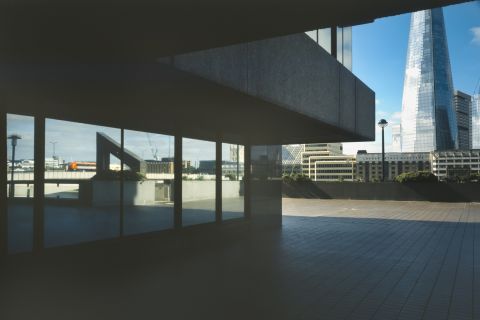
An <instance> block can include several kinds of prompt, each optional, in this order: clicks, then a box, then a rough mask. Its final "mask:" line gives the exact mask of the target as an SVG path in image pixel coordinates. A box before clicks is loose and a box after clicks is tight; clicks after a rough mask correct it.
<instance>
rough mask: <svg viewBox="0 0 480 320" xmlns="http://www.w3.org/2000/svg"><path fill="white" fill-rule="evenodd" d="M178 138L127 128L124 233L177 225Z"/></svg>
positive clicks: (125, 140) (125, 133)
mask: <svg viewBox="0 0 480 320" xmlns="http://www.w3.org/2000/svg"><path fill="white" fill-rule="evenodd" d="M174 147H175V143H174V137H173V136H167V135H161V134H153V133H146V132H138V131H129V130H125V131H124V151H125V156H124V164H125V166H124V169H125V171H124V177H125V180H124V184H123V199H124V200H123V203H124V214H125V216H124V233H125V234H127V235H128V234H137V233H144V232H152V231H159V230H165V229H171V228H173V186H174V183H173V182H174V177H175V176H174V165H173V163H174Z"/></svg>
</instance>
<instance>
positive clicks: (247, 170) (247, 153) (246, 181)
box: [243, 144, 252, 219]
mask: <svg viewBox="0 0 480 320" xmlns="http://www.w3.org/2000/svg"><path fill="white" fill-rule="evenodd" d="M251 163H252V162H251V146H250V145H248V144H246V145H245V147H244V163H243V168H244V169H243V170H244V173H243V187H244V196H243V202H244V210H245V219H250V218H251V217H252V210H251V205H250V204H251V201H250V181H251V176H252V175H251V173H252V171H251Z"/></svg>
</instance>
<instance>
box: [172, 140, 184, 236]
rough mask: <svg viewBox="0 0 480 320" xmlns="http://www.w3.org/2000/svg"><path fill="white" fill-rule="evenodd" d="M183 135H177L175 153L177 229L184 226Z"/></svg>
mask: <svg viewBox="0 0 480 320" xmlns="http://www.w3.org/2000/svg"><path fill="white" fill-rule="evenodd" d="M182 148H183V147H182V136H179V135H175V151H174V152H175V155H174V169H173V170H174V174H175V180H174V182H173V186H174V187H173V192H174V193H173V202H174V205H173V211H174V226H175V229H179V228H181V227H182V166H183V163H182V158H183V155H182V153H183V152H182Z"/></svg>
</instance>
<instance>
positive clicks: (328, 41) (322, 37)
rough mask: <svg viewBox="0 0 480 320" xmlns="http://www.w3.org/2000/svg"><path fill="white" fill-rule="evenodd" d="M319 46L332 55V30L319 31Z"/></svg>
mask: <svg viewBox="0 0 480 320" xmlns="http://www.w3.org/2000/svg"><path fill="white" fill-rule="evenodd" d="M318 44H319V45H320V46H321V47H322V48H323V49H325V50H326V51H327V52H328V53H332V30H331V29H330V28H325V29H319V30H318Z"/></svg>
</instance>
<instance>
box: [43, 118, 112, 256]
mask: <svg viewBox="0 0 480 320" xmlns="http://www.w3.org/2000/svg"><path fill="white" fill-rule="evenodd" d="M119 155H120V130H119V129H113V128H107V127H101V126H94V125H88V124H82V123H75V122H67V121H60V120H53V119H46V122H45V157H46V159H45V209H44V212H45V222H44V225H45V230H44V233H45V246H46V247H51V246H60V245H67V244H74V243H80V242H86V241H93V240H99V239H107V238H112V237H117V236H118V235H119V221H120V219H119V212H120V207H119V204H120V180H119V177H120V173H119V171H120V160H119V159H118V157H119Z"/></svg>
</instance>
